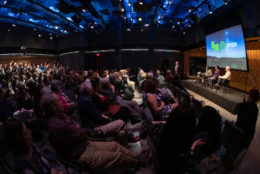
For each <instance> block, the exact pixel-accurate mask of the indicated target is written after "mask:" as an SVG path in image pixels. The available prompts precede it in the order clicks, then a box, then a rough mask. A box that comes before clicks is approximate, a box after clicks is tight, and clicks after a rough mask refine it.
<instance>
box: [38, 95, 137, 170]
mask: <svg viewBox="0 0 260 174" xmlns="http://www.w3.org/2000/svg"><path fill="white" fill-rule="evenodd" d="M41 106H42V107H43V109H44V111H45V113H48V114H51V115H49V116H50V119H49V120H48V138H49V141H50V144H51V145H52V146H53V147H54V149H55V150H56V152H57V153H58V154H59V155H61V156H63V157H64V158H66V159H71V160H78V161H81V162H84V163H86V164H87V165H88V167H90V168H91V169H100V168H136V167H138V166H139V165H140V161H139V160H138V159H137V155H136V154H134V153H132V152H131V151H129V150H128V149H126V148H125V147H123V146H121V145H120V144H119V143H117V142H95V141H88V138H87V133H86V130H85V129H84V128H82V127H81V124H80V123H78V122H77V121H75V120H72V119H71V118H70V117H68V116H67V114H66V113H65V112H64V108H63V107H62V105H61V102H60V100H59V98H58V96H57V95H56V94H45V95H44V96H43V97H42V100H41ZM86 106H87V105H86Z"/></svg>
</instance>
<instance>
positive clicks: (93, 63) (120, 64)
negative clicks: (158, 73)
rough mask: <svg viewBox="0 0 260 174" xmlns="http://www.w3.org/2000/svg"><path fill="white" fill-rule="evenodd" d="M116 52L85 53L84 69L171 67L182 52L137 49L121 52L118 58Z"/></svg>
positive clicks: (180, 59) (179, 59)
mask: <svg viewBox="0 0 260 174" xmlns="http://www.w3.org/2000/svg"><path fill="white" fill-rule="evenodd" d="M117 54H118V53H116V52H112V53H100V56H98V57H97V56H96V54H94V53H93V54H85V57H86V59H85V68H86V69H114V68H117V69H119V68H131V69H133V70H136V69H137V68H138V67H141V68H143V69H144V70H145V71H149V70H151V69H152V68H153V69H157V68H159V69H167V68H170V69H172V68H173V65H174V63H175V61H177V60H178V61H180V62H182V57H183V54H182V52H180V53H157V52H153V51H145V52H144V51H138V52H131V51H126V52H121V55H120V56H119V59H118V55H117Z"/></svg>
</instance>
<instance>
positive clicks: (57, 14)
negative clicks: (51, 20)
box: [27, 0, 86, 31]
mask: <svg viewBox="0 0 260 174" xmlns="http://www.w3.org/2000/svg"><path fill="white" fill-rule="evenodd" d="M27 1H28V2H30V3H31V4H35V5H37V6H39V7H41V8H43V9H44V10H46V11H48V12H50V13H52V14H55V15H56V16H58V17H59V18H61V19H63V20H65V21H66V22H68V23H71V24H73V25H74V26H76V28H78V29H80V30H82V31H86V30H84V29H82V28H80V27H79V26H78V25H77V24H76V23H74V22H72V21H70V20H68V19H67V18H65V17H64V16H62V15H60V14H59V13H57V12H55V11H53V10H51V9H49V8H47V7H45V6H44V5H42V4H40V3H38V2H35V1H33V0H27Z"/></svg>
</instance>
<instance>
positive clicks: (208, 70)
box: [202, 66, 212, 83]
mask: <svg viewBox="0 0 260 174" xmlns="http://www.w3.org/2000/svg"><path fill="white" fill-rule="evenodd" d="M211 76H212V70H211V69H210V68H209V67H208V66H206V71H205V73H204V74H203V77H202V83H204V81H205V80H207V79H208V78H210V77H211Z"/></svg>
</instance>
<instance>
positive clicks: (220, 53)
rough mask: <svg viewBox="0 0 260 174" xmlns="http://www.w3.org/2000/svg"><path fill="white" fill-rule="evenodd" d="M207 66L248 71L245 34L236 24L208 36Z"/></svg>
mask: <svg viewBox="0 0 260 174" xmlns="http://www.w3.org/2000/svg"><path fill="white" fill-rule="evenodd" d="M206 47H207V66H209V67H214V66H216V65H218V66H219V67H220V68H225V67H226V66H230V68H231V69H235V70H242V71H247V58H246V49H245V41H244V35H243V31H242V27H241V25H236V26H234V27H230V28H227V29H224V30H221V31H218V32H215V33H213V34H210V35H207V36H206Z"/></svg>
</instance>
